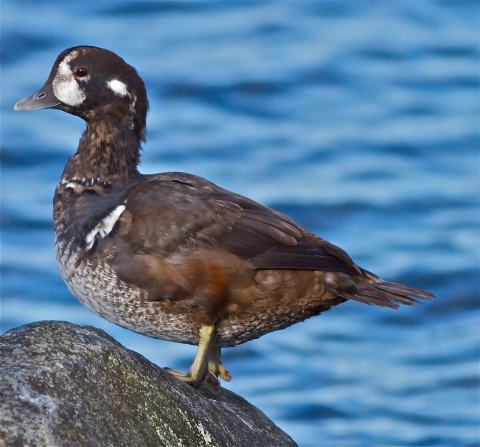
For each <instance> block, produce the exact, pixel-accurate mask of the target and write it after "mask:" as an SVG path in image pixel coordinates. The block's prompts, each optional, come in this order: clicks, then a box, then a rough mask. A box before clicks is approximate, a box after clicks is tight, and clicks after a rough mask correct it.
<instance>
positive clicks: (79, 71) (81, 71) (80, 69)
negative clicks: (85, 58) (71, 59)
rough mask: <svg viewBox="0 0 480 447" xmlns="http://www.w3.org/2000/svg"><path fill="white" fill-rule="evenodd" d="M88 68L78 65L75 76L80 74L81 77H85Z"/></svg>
mask: <svg viewBox="0 0 480 447" xmlns="http://www.w3.org/2000/svg"><path fill="white" fill-rule="evenodd" d="M87 74H88V70H87V69H86V68H85V67H78V68H77V69H76V70H75V76H78V77H79V78H84V77H85V76H87Z"/></svg>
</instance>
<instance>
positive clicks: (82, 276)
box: [55, 244, 198, 344]
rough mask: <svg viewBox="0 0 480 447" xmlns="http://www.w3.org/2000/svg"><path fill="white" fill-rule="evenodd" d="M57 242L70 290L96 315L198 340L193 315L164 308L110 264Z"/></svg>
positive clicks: (167, 336) (159, 334)
mask: <svg viewBox="0 0 480 447" xmlns="http://www.w3.org/2000/svg"><path fill="white" fill-rule="evenodd" d="M70 247H71V245H66V246H65V247H61V246H60V245H58V244H56V247H55V251H56V256H57V263H58V268H59V270H60V274H61V276H62V278H63V280H64V281H65V283H66V284H67V286H68V288H69V290H70V292H72V294H73V295H74V296H75V298H77V299H78V300H79V301H80V302H81V303H82V304H84V305H85V306H86V307H87V308H88V309H89V310H90V311H92V312H93V313H94V314H96V315H98V316H100V317H102V318H105V319H106V320H108V321H111V322H112V323H115V324H118V325H119V326H121V327H124V328H126V329H129V330H131V331H134V332H138V333H140V334H143V335H146V336H148V337H153V338H161V339H164V340H170V341H175V342H179V343H190V344H197V343H198V335H197V333H196V332H195V330H194V329H195V328H194V325H193V324H192V321H191V317H190V316H189V315H173V314H169V313H167V312H165V311H164V309H163V306H162V304H163V303H162V302H158V301H156V302H151V301H146V300H145V299H144V297H143V295H144V293H143V291H142V290H141V289H139V288H138V287H135V286H132V285H129V284H127V283H125V282H123V281H121V280H120V279H118V278H117V277H116V275H115V274H114V272H113V270H112V269H111V268H110V266H109V265H108V264H100V263H99V264H98V266H97V267H96V268H95V269H94V268H93V267H92V265H91V264H90V263H88V262H87V263H85V262H81V261H79V259H80V250H79V249H78V250H76V251H73V250H71V248H70Z"/></svg>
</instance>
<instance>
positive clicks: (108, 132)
mask: <svg viewBox="0 0 480 447" xmlns="http://www.w3.org/2000/svg"><path fill="white" fill-rule="evenodd" d="M14 109H15V110H37V109H57V110H62V111H64V112H67V113H69V114H72V115H75V116H78V117H80V118H82V119H83V120H84V121H85V123H86V129H85V131H84V132H83V134H82V135H81V138H80V141H79V144H78V148H77V150H76V152H75V153H74V154H73V155H72V156H71V157H70V158H69V159H68V162H67V164H66V166H65V168H64V170H63V173H62V175H61V178H60V181H59V183H58V185H57V187H56V189H55V194H54V200H53V220H54V230H55V254H56V259H57V264H58V268H59V271H60V274H61V276H62V278H63V280H64V281H65V283H66V285H67V286H68V288H69V290H70V292H71V293H72V294H73V295H74V296H75V297H76V298H77V299H78V300H79V301H80V302H81V303H83V304H84V305H85V306H86V307H87V308H88V309H90V310H91V311H92V312H93V313H94V314H96V315H98V316H100V317H103V318H105V319H107V320H109V321H111V322H113V323H115V324H117V325H119V326H121V327H124V328H126V329H129V330H131V331H134V332H137V333H140V334H143V335H145V336H148V337H153V338H158V339H164V340H169V341H173V342H178V343H186V344H191V345H195V346H197V351H196V354H195V357H194V359H193V362H192V365H191V367H190V368H189V371H188V372H184V371H177V370H174V369H171V368H166V369H167V370H168V371H169V372H170V373H171V374H173V375H174V376H175V377H177V378H178V379H180V380H181V381H183V382H185V383H187V384H189V385H191V386H193V387H194V388H199V387H200V386H201V385H202V383H204V382H206V383H208V384H211V385H219V383H220V382H219V380H218V378H219V377H220V378H221V379H223V380H225V381H229V380H230V379H231V375H230V373H229V372H228V370H227V369H226V368H225V367H224V366H223V364H222V360H221V349H222V348H227V347H233V346H237V345H239V344H242V343H245V342H247V341H250V340H253V339H256V338H258V337H261V336H262V335H265V334H267V333H269V332H272V331H277V330H281V329H285V328H287V327H289V326H291V325H293V324H295V323H298V322H301V321H304V320H306V319H307V318H310V317H313V316H316V315H319V314H321V313H322V312H325V311H327V310H328V309H330V308H331V307H333V306H336V305H338V304H341V303H344V302H345V301H347V300H354V301H358V302H360V303H364V304H368V305H376V306H381V307H387V308H394V309H395V308H397V307H398V306H399V305H400V304H403V305H409V306H411V305H416V304H418V301H417V300H418V299H423V300H430V299H432V298H434V295H433V294H432V293H431V292H428V291H424V290H420V289H416V288H411V287H407V286H404V285H401V284H396V283H392V282H387V281H384V280H382V279H380V278H379V277H378V276H376V275H374V274H373V273H371V272H369V271H367V270H365V269H363V268H361V267H359V266H358V265H357V264H356V263H355V262H354V261H353V260H352V259H351V258H350V256H349V255H348V254H347V253H346V252H345V251H344V250H342V249H341V248H340V247H338V246H336V245H334V244H332V243H330V242H328V241H326V240H325V239H322V238H321V237H319V236H317V235H315V234H313V233H311V232H309V231H307V230H306V229H304V228H302V227H301V226H300V225H299V224H298V223H296V222H294V221H293V220H292V219H290V218H289V217H287V216H286V215H284V214H282V213H280V212H278V211H275V210H273V209H270V208H268V207H266V206H263V205H261V204H259V203H257V202H255V201H254V200H251V199H249V198H247V197H244V196H242V195H239V194H236V193H233V192H230V191H228V190H226V189H223V188H221V187H219V186H217V185H215V184H214V183H211V182H209V181H208V180H205V179H203V178H201V177H198V176H196V175H192V174H187V173H182V172H166V173H159V174H149V175H145V174H141V173H140V172H139V170H138V165H139V162H140V151H141V149H142V144H143V143H145V142H146V138H145V136H146V117H147V111H148V99H147V92H146V88H145V84H144V82H143V80H142V79H141V77H140V76H139V75H138V73H137V71H136V69H135V68H134V67H133V66H131V65H129V64H128V63H127V62H125V61H124V60H123V59H122V58H121V57H120V56H118V55H117V54H115V53H113V52H112V51H109V50H106V49H102V48H98V47H94V46H76V47H72V48H68V49H66V50H64V51H63V52H62V53H60V55H59V56H58V57H57V59H56V61H55V63H54V64H53V67H52V69H51V72H50V75H49V77H48V79H47V81H46V82H45V84H44V85H43V87H42V88H41V89H40V90H38V91H37V92H36V93H34V94H33V95H31V96H28V97H27V98H25V99H23V100H21V101H19V102H17V103H16V104H15V106H14Z"/></svg>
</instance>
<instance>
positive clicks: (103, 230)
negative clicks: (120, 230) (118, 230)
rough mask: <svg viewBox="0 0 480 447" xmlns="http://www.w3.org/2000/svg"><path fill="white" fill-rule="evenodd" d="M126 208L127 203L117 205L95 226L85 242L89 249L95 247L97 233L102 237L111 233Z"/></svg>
mask: <svg viewBox="0 0 480 447" xmlns="http://www.w3.org/2000/svg"><path fill="white" fill-rule="evenodd" d="M124 210H125V205H119V206H117V207H116V208H115V209H114V210H113V211H112V212H111V213H110V214H109V215H108V216H106V217H104V218H103V219H102V220H101V221H100V222H99V223H98V224H97V225H96V226H95V228H94V229H93V230H92V231H90V233H88V234H87V236H86V237H85V244H86V246H87V250H90V249H91V248H92V247H93V243H94V242H95V237H96V236H97V234H98V235H99V236H100V237H105V236H106V235H107V234H109V233H110V232H111V231H112V230H113V227H114V226H115V223H116V222H117V220H118V219H119V217H120V216H121V215H122V213H123V211H124Z"/></svg>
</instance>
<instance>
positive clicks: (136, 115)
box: [14, 46, 148, 140]
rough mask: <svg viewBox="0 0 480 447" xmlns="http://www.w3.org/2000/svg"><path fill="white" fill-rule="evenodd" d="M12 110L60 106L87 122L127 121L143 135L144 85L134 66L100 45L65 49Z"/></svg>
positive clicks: (57, 107) (146, 107)
mask: <svg viewBox="0 0 480 447" xmlns="http://www.w3.org/2000/svg"><path fill="white" fill-rule="evenodd" d="M14 108H15V110H35V109H47V108H53V109H59V110H63V111H65V112H68V113H71V114H73V115H77V116H79V117H81V118H83V119H84V120H85V121H86V122H87V124H93V123H99V122H103V123H105V124H107V125H110V126H115V125H116V124H117V123H125V122H130V125H131V128H132V130H134V131H136V132H138V136H139V138H140V139H141V140H144V137H145V120H146V115H147V109H148V100H147V93H146V90H145V84H144V83H143V81H142V79H141V78H140V76H139V75H138V73H137V71H136V70H135V68H133V67H132V66H131V65H128V64H127V63H126V62H125V61H124V60H123V59H122V58H121V57H119V56H117V55H116V54H115V53H113V52H111V51H108V50H104V49H102V48H97V47H91V46H78V47H73V48H68V49H66V50H65V51H63V52H62V53H60V55H59V56H58V57H57V60H56V61H55V64H54V65H53V67H52V71H51V72H50V76H49V77H48V79H47V81H46V82H45V85H44V86H43V87H42V88H41V89H40V90H38V91H37V92H36V93H34V94H33V95H31V96H29V97H27V98H25V99H22V100H21V101H19V102H17V103H16V104H15V107H14Z"/></svg>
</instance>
